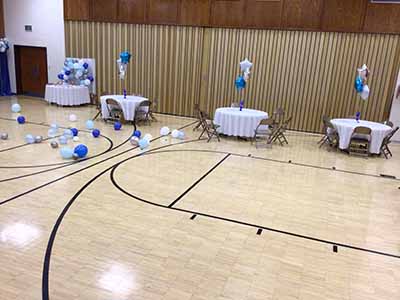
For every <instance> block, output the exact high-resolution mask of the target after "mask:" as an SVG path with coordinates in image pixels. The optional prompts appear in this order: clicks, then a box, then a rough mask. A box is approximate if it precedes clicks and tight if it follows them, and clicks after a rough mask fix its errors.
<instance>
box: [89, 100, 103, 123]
mask: <svg viewBox="0 0 400 300" xmlns="http://www.w3.org/2000/svg"><path fill="white" fill-rule="evenodd" d="M90 102H91V103H92V104H94V105H95V106H96V110H97V113H96V115H95V116H94V117H93V118H92V120H93V121H94V120H96V119H97V118H98V117H99V116H100V114H101V102H100V100H99V97H98V96H97V95H95V94H90Z"/></svg>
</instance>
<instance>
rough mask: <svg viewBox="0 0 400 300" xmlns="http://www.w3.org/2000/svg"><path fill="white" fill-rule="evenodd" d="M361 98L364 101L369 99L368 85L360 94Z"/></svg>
mask: <svg viewBox="0 0 400 300" xmlns="http://www.w3.org/2000/svg"><path fill="white" fill-rule="evenodd" d="M360 96H361V98H362V99H363V100H367V99H368V97H369V87H368V85H366V84H365V85H364V87H363V91H362V92H361V93H360Z"/></svg>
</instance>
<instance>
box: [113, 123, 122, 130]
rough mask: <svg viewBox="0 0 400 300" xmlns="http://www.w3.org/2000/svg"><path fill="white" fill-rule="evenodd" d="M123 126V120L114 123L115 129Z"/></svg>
mask: <svg viewBox="0 0 400 300" xmlns="http://www.w3.org/2000/svg"><path fill="white" fill-rule="evenodd" d="M121 128H122V124H121V122H118V121H117V122H115V123H114V129H115V130H121Z"/></svg>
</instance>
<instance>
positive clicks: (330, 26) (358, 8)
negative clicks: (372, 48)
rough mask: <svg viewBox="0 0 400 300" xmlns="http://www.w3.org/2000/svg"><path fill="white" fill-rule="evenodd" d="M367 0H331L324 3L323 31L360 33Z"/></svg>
mask: <svg viewBox="0 0 400 300" xmlns="http://www.w3.org/2000/svg"><path fill="white" fill-rule="evenodd" d="M365 3H366V2H365V0H331V1H325V2H324V9H323V14H322V29H323V30H328V31H360V30H362V22H363V17H364V9H365Z"/></svg>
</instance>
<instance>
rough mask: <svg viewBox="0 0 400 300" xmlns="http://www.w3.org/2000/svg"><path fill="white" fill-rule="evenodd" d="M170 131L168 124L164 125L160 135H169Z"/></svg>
mask: <svg viewBox="0 0 400 300" xmlns="http://www.w3.org/2000/svg"><path fill="white" fill-rule="evenodd" d="M169 132H170V130H169V128H168V127H167V126H164V127H162V128H161V129H160V135H162V136H165V135H168V134H169Z"/></svg>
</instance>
